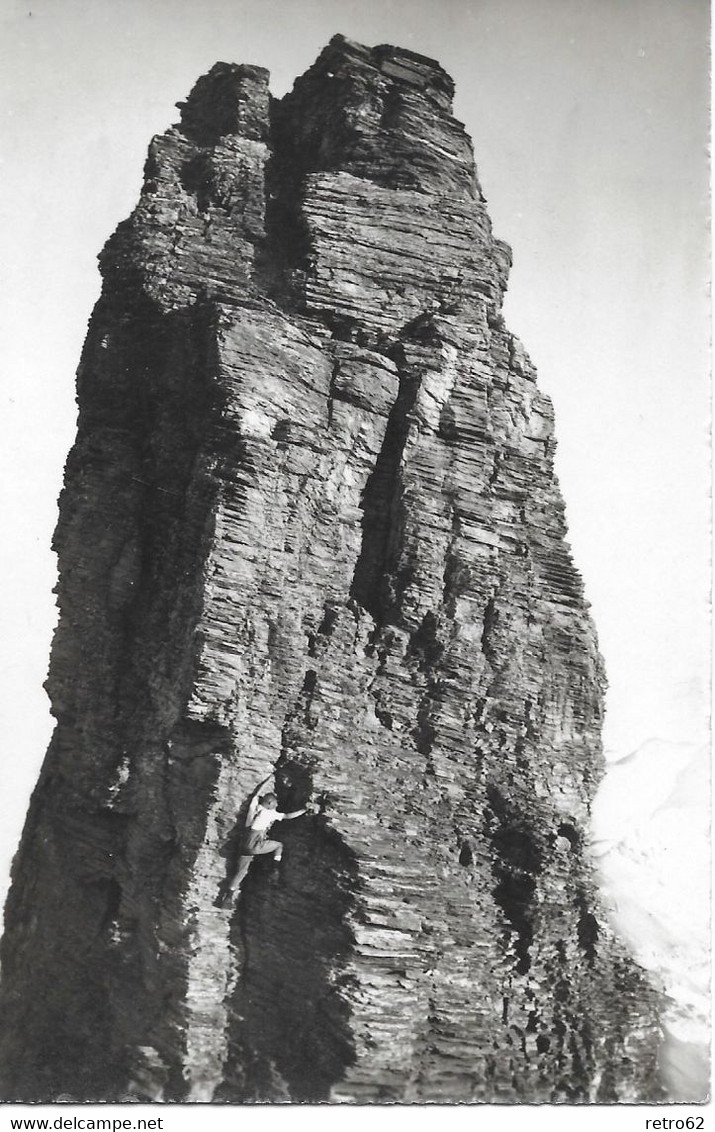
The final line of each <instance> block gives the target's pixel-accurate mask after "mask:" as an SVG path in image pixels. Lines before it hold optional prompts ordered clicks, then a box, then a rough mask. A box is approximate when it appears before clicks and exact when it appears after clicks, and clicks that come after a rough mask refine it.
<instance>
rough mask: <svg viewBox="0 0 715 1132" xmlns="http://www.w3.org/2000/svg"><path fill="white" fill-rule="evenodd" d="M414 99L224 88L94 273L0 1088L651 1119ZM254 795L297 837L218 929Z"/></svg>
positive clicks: (541, 625)
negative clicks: (635, 1111) (634, 1111)
mask: <svg viewBox="0 0 715 1132" xmlns="http://www.w3.org/2000/svg"><path fill="white" fill-rule="evenodd" d="M452 93H453V86H452V82H451V79H450V78H449V76H448V75H446V74H445V72H444V71H443V70H442V68H441V67H440V66H439V65H438V64H437V63H436V62H434V61H432V60H430V59H426V58H423V57H421V56H418V55H415V54H413V53H412V52H410V51H406V50H402V49H399V48H395V47H388V46H384V47H377V48H374V49H368V48H366V47H362V46H360V45H359V44H356V43H352V42H350V41H349V40H346V39H344V38H343V37H341V36H337V37H335V39H333V40H332V41H331V43H330V44H329V45H328V47H327V48H326V49H325V50H324V51H323V52H322V54H321V55H320V57H319V59H318V60H317V62H316V63H315V64H314V66H313V67H311V68H310V69H309V70H308V71H307V73H306V74H305V75H303V76H302V77H301V78H300V79H298V80H297V82H296V84H295V87H294V89H293V91H292V92H291V93H289V94H288V95H286V96H285V98H283V99H281V100H280V101H276V100H274V99H273V98H272V97H271V96H270V94H269V91H268V74H267V72H266V71H264V70H263V69H261V68H260V67H254V66H236V65H229V64H225V63H218V64H216V66H215V67H214V68H213V69H212V70H211V71H210V72H209V73H208V74H207V75H205V76H203V77H202V78H201V79H199V81H198V82H197V84H196V86H195V87H194V89H193V91H192V92H191V94H190V95H189V97H188V100H187V101H186V102H185V103H184V104H180V107H181V121H180V123H179V124H178V125H176V126H172V127H171V128H170V129H169V130H168V131H167V132H166V133H165V134H164V135H163V136H161V137H157V138H155V139H154V140H153V141H152V143H151V145H150V148H149V156H148V159H147V163H146V168H145V181H144V187H143V189H142V193H141V198H140V201H139V203H138V205H137V207H136V209H135V210H134V212H133V213H132V215H131V216H130V217H129V219H128V220H126V221H124V222H123V223H121V224H120V225H119V227H118V229H117V231H116V232H115V234H114V235H113V236H112V237H111V239H110V240H109V242H108V243H107V245H106V247H105V249H104V251H103V252H102V254H101V257H100V263H101V270H102V275H103V279H104V287H103V291H102V295H101V297H100V299H99V301H98V303H97V306H96V308H95V311H94V314H93V316H92V320H91V323H90V327H89V332H88V336H87V341H86V344H85V347H84V352H83V355H82V359H81V363H80V368H79V373H78V384H77V388H78V402H79V423H78V433H77V439H76V442H75V444H74V447H73V449H72V451H71V453H70V455H69V458H68V462H67V468H66V477H65V487H64V490H63V492H62V496H61V501H60V519H59V524H58V528H57V532H56V538H55V548H56V550H57V552H58V555H59V565H60V581H59V585H58V600H59V606H60V611H61V616H60V623H59V628H58V630H57V633H56V636H55V641H54V645H53V651H52V660H51V668H50V675H49V679H48V684H47V687H48V692H49V694H50V697H51V701H52V710H53V714H54V715H55V717H56V720H57V726H56V730H55V733H54V737H53V739H52V742H51V746H50V750H49V752H48V755H47V757H46V761H45V763H44V766H43V769H42V772H41V776H40V780H39V783H38V785H37V788H36V790H35V792H34V795H33V798H32V802H31V806H30V811H29V815H28V818H27V823H26V827H25V831H24V835H23V839H22V845H21V848H20V851H19V853H18V855H17V857H16V860H15V864H14V872H13V885H12V890H11V894H10V897H9V900H8V905H7V915H6V925H7V927H6V933H5V937H4V941H3V945H2V970H3V981H2V988H1V990H0V1095H2V1097H3V1099H6V1100H22V1101H28V1100H32V1101H34V1100H52V1099H55V1098H57V1097H58V1096H62V1097H64V1098H67V1097H70V1098H75V1099H80V1100H118V1099H122V1098H126V1097H135V1098H137V1099H139V1100H154V1101H161V1100H165V1101H172V1100H190V1101H197V1102H201V1101H203V1102H207V1101H212V1100H213V1101H215V1102H226V1103H245V1102H260V1101H290V1102H308V1101H333V1102H338V1101H340V1102H358V1103H378V1102H385V1101H395V1102H445V1101H453V1102H457V1101H462V1102H464V1101H473V1102H492V1103H495V1102H496V1103H499V1102H504V1103H515V1102H517V1103H518V1102H523V1103H533V1102H601V1103H607V1102H614V1101H625V1102H645V1101H654V1100H658V1099H660V1096H661V1093H660V1086H659V1084H658V1074H657V1055H658V1044H659V1027H658V1021H657V1002H656V999H655V996H654V993H653V992H652V991H651V989H650V988H649V986H648V984H647V982H646V980H645V978H644V976H643V974H642V972H641V971H640V969H639V968H638V967H637V966H636V965H635V964H634V962H633V961H632V960H631V959H630V958H629V956H628V955H627V954H626V952H625V950H624V948H623V947H622V945H621V944H620V943H619V941H618V940H617V939H616V938H615V937H614V936H613V933H612V931H611V930H610V929H609V927H608V925H607V924H606V923H605V921H604V919H603V917H602V914H601V910H600V907H599V904H598V899H597V894H596V888H595V883H594V877H593V872H592V867H591V864H590V861H589V858H588V853H587V837H588V832H587V825H588V819H589V807H590V802H591V800H592V798H593V795H594V792H595V789H596V787H597V785H598V782H599V778H600V776H601V773H602V760H601V746H600V729H601V724H602V716H603V688H604V675H603V669H602V662H601V659H600V657H599V654H598V650H597V644H596V637H595V631H594V628H593V625H592V622H591V620H590V617H589V613H588V608H587V604H586V602H585V600H584V596H583V588H582V583H581V580H580V577H579V575H578V573H577V571H576V569H575V567H574V565H573V562H572V558H571V553H570V550H569V546H568V543H567V542H566V541H565V536H566V523H565V518H564V505H563V500H562V498H561V495H560V491H559V487H558V483H557V481H556V479H555V477H554V471H553V452H554V435H553V413H552V408H551V404H550V402H549V399H548V398H547V397H546V396H545V395H544V394H543V393H541V392H540V390H539V388H538V386H537V384H536V375H535V371H534V368H533V366H532V364H531V362H530V360H529V358H528V356H527V354H526V353H525V351H524V348H523V347H522V345H521V343H520V342H519V341H518V340H517V339H516V338H515V337H514V336H513V335H512V334H511V333H509V331H508V330H507V329H506V327H505V325H504V322H503V319H502V316H501V313H500V311H501V304H502V299H503V295H504V291H505V288H506V285H507V276H508V271H509V266H510V251H509V249H508V247H507V246H506V245H505V244H504V243H503V242H501V241H500V240H498V239H496V238H495V237H494V236H493V235H492V230H491V224H490V220H489V217H488V214H487V211H486V207H485V202H484V198H483V196H482V193H481V189H480V186H479V184H478V181H477V177H476V171H475V167H474V160H473V156H472V147H471V143H470V140H469V138H468V137H467V135H466V133H465V131H464V128H463V127H462V125H461V124H460V123H459V122H457V121H456V120H455V119H454V118H453V117H452V113H451V99H452ZM554 333H558V327H557V326H554ZM271 774H274V775H275V784H276V789H277V793H278V798H279V807H280V808H281V809H282V810H292V809H296V808H299V807H302V806H303V805H304V804H305V803H306V802H307V801H308V800H311V799H312V800H313V801H317V802H318V803H319V808H318V812H316V813H310V814H307V815H305V816H303V817H301V818H299V819H296V820H295V821H294V822H291V823H287V824H285V825H284V826H283V827H276V828H277V830H278V831H279V836H280V837H281V838H282V840H283V841H284V842H285V855H284V860H283V862H282V864H281V865H280V866H279V867H278V868H277V867H276V866H275V865H273V864H272V862H271V861H270V860H269V859H267V858H263V859H260V858H259V859H256V861H255V862H254V863H253V865H252V868H251V870H250V872H249V874H248V876H247V878H246V880H245V881H244V884H243V888H242V891H241V894H240V898H239V901H238V904H237V906H235V907H233V908H232V907H227V908H219V907H217V906H216V897H217V893H219V891H220V888H221V884H222V882H224V881H225V879H226V877H227V874H229V873H230V870H231V867H232V855H233V856H235V852H236V830H237V819H238V824H240V821H241V820H242V815H243V813H245V806H246V803H247V801H248V798H249V796H250V794H251V792H252V791H253V789H254V788H255V786H256V785H257V783H258V782H259V781H261V780H262V779H264V778H265V777H266V776H267V775H271Z"/></svg>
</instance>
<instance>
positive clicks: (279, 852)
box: [254, 841, 283, 861]
mask: <svg viewBox="0 0 715 1132" xmlns="http://www.w3.org/2000/svg"><path fill="white" fill-rule="evenodd" d="M259 853H272V854H273V859H274V860H275V861H280V859H281V857H282V856H283V842H282V841H264V842H263V843H262V845H261V846H260V847H259V848H258V849H256V850H255V851H254V855H255V856H258V854H259Z"/></svg>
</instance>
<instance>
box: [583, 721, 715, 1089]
mask: <svg viewBox="0 0 715 1132" xmlns="http://www.w3.org/2000/svg"><path fill="white" fill-rule="evenodd" d="M708 755H709V752H708V749H707V748H706V747H701V746H698V745H696V744H694V743H670V742H666V741H663V740H659V739H652V740H649V741H648V742H647V743H644V744H643V745H642V746H641V747H639V748H638V749H637V750H636V751H634V752H633V753H632V754H630V755H628V756H626V757H625V758H622V759H620V760H616V761H613V762H612V763H611V764H610V765H609V768H608V772H607V774H606V777H605V779H604V781H603V783H602V785H601V788H600V790H599V793H598V795H597V798H596V801H595V804H594V809H593V826H592V830H593V851H594V855H595V857H596V860H597V863H598V866H599V870H600V874H601V883H602V889H603V892H604V894H605V900H606V905H607V907H608V909H609V911H610V913H611V917H612V920H613V923H614V926H615V928H616V929H617V930H618V932H619V933H620V934H621V936H623V937H624V938H625V939H626V940H627V941H628V943H629V944H630V947H631V949H632V950H633V952H634V954H635V956H636V958H637V959H638V961H639V962H640V963H641V964H642V965H643V966H644V967H645V968H646V969H647V970H648V971H650V972H651V974H652V977H653V980H654V982H655V983H656V984H657V985H660V987H661V988H662V990H663V992H664V994H665V999H666V1003H667V1006H666V1009H665V1011H664V1015H663V1024H664V1028H665V1034H666V1043H665V1048H664V1052H663V1064H662V1068H663V1079H664V1083H665V1085H666V1087H667V1088H668V1090H669V1093H670V1095H671V1097H672V1099H673V1100H679V1101H698V1100H704V1099H705V1098H706V1097H707V1095H708V1092H709V1040H710V1023H709V991H710V985H709V984H710V954H709V946H710V843H709V839H710V790H709V759H708Z"/></svg>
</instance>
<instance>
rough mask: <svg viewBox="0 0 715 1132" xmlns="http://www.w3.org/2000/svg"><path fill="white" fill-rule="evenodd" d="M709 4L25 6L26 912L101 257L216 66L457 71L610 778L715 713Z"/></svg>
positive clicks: (0, 606)
mask: <svg viewBox="0 0 715 1132" xmlns="http://www.w3.org/2000/svg"><path fill="white" fill-rule="evenodd" d="M708 18H709V5H708V3H707V2H705V0H482V2H480V3H468V2H464V0H442V2H441V3H439V4H437V3H435V2H434V0H429V2H427V0H379V2H378V0H360V2H351V0H308V2H305V0H273V2H271V0H203V2H202V3H196V2H195V0H151V3H149V2H147V0H25V2H24V3H19V2H17V0H0V163H1V169H0V174H1V176H2V185H3V191H2V197H1V199H0V241H1V242H0V254H1V256H2V265H3V268H2V270H3V277H4V283H5V288H4V291H5V295H4V302H3V304H2V309H1V310H0V358H1V359H2V370H0V374H1V376H0V408H1V410H2V411H1V412H0V430H1V432H2V437H1V439H0V523H1V524H2V527H1V529H2V531H3V539H2V546H1V547H0V721H1V725H2V735H3V745H2V752H1V753H0V817H2V821H1V822H0V901H1V900H3V899H4V890H5V887H6V879H5V878H6V874H7V868H8V864H9V860H10V856H11V854H12V852H13V851H14V848H15V846H16V844H17V841H18V838H19V835H20V831H21V826H22V822H23V819H24V814H25V810H26V807H27V801H28V798H29V793H30V791H31V789H32V787H33V785H34V782H35V780H36V778H37V774H38V771H39V767H40V764H41V761H42V758H43V755H44V751H45V749H46V746H47V743H48V741H49V737H50V734H51V723H52V721H51V718H50V716H49V705H48V701H47V697H46V695H45V693H44V691H43V689H42V683H43V681H44V679H45V677H46V672H47V663H48V656H49V649H50V643H51V635H52V631H53V627H54V623H55V606H54V598H53V595H52V587H53V585H54V584H55V578H56V562H55V559H54V555H53V554H52V553H51V551H50V543H51V538H52V531H53V528H54V525H55V522H56V517H57V511H56V500H57V496H58V493H59V490H60V486H61V480H62V470H63V465H64V461H65V458H66V455H67V452H68V450H69V447H70V445H71V443H72V440H73V435H74V427H75V403H74V373H75V369H76V366H77V363H78V360H79V355H80V350H81V346H82V342H83V339H84V335H85V333H86V327H87V321H88V318H89V315H90V313H91V309H92V306H93V303H94V302H95V300H96V298H97V297H98V294H99V287H100V279H99V274H98V271H97V266H96V256H97V253H98V252H99V251H100V249H101V247H102V245H103V243H104V242H105V240H106V239H107V238H108V237H109V235H110V233H111V232H112V231H113V229H114V228H115V227H116V225H117V223H118V222H119V221H120V220H121V219H123V218H124V217H125V216H127V215H128V213H129V212H130V211H131V209H132V207H133V205H134V204H135V202H136V200H137V197H138V193H139V189H140V186H141V180H142V168H143V163H144V159H145V156H146V149H147V145H148V143H149V140H150V138H151V136H152V135H153V134H154V133H160V132H163V131H164V130H165V129H166V128H167V127H168V126H169V125H170V124H171V123H172V122H175V121H177V119H178V111H177V110H176V109H175V107H174V103H175V102H176V101H178V100H180V99H182V98H184V97H185V96H186V94H187V93H188V91H189V90H190V88H191V87H192V86H193V84H194V82H195V80H196V78H197V77H198V76H199V75H200V74H201V73H203V72H205V71H206V70H208V68H209V67H210V66H211V65H212V64H213V63H214V62H216V61H217V60H219V59H220V60H225V61H229V62H247V63H257V64H260V65H262V66H266V67H268V68H269V70H270V71H271V74H272V84H271V85H272V90H273V93H274V94H276V95H280V94H283V93H284V92H285V91H286V90H288V89H289V88H290V86H291V85H292V82H293V80H294V78H295V77H296V76H297V75H298V74H300V73H301V72H302V71H303V70H305V69H306V68H307V67H308V66H309V65H310V64H311V62H312V61H313V60H314V59H315V57H316V55H317V54H318V52H319V51H320V49H321V48H322V47H323V46H324V45H325V43H326V42H327V41H328V40H329V39H330V38H331V36H332V35H334V34H335V33H336V32H342V33H343V34H345V35H347V36H349V37H350V38H353V39H357V40H360V41H361V42H364V43H367V44H370V45H373V44H377V43H384V42H389V43H395V44H398V45H400V46H403V47H408V48H410V49H412V50H414V51H418V52H421V53H423V54H427V55H430V56H432V57H434V58H437V59H439V61H440V62H441V63H442V65H443V66H444V67H445V68H446V70H447V71H448V72H449V73H450V74H451V75H452V76H453V78H454V79H455V82H456V88H457V94H456V98H455V113H456V114H457V116H458V117H459V118H460V119H461V120H462V121H464V122H465V124H466V126H467V129H468V131H469V133H470V134H471V136H472V138H473V140H474V147H475V153H476V159H477V168H478V172H479V176H480V180H481V183H482V187H483V189H484V191H485V194H486V197H487V200H488V203H489V211H490V214H491V217H492V220H493V224H494V228H495V231H496V233H497V234H498V235H499V236H501V237H502V238H504V239H506V240H507V241H508V242H509V243H510V244H511V246H512V248H513V254H514V267H513V270H512V275H511V284H510V289H509V294H508V297H507V303H506V308H505V315H506V318H507V323H508V325H509V327H510V329H511V330H513V331H514V332H516V333H517V334H518V335H519V336H520V337H521V338H522V340H523V342H524V344H525V346H526V348H527V351H528V352H529V354H530V355H531V357H532V358H533V360H534V362H535V363H536V365H537V368H538V370H539V382H540V385H541V387H542V388H543V389H544V390H545V391H546V392H547V393H549V395H550V396H551V397H552V399H553V401H554V405H555V410H556V434H557V438H558V442H559V447H558V452H557V471H558V475H559V478H560V481H561V485H562V489H563V493H564V496H565V499H566V505H567V518H568V522H569V527H570V541H571V543H572V546H573V551H574V556H575V560H576V563H577V565H578V567H579V569H580V570H581V573H582V574H583V577H584V580H585V586H586V594H587V597H588V599H589V601H590V602H591V604H592V611H593V615H594V619H595V621H596V625H597V629H598V634H599V641H600V647H601V651H602V652H603V654H604V657H605V661H606V668H607V672H608V677H609V683H610V689H609V694H608V701H607V722H606V729H605V745H606V748H607V751H608V755H609V758H613V759H617V758H621V757H623V756H625V755H627V754H628V753H629V752H631V751H633V750H635V749H636V748H638V747H642V746H643V745H644V744H646V743H647V742H649V741H652V740H658V741H659V742H661V741H665V742H679V743H693V744H702V743H703V742H704V741H705V740H706V736H707V713H708V707H707V705H708V696H709V651H708V650H709V640H710V636H709V629H708V617H709V610H708V586H709V582H708V569H709V567H708V558H709V534H708V523H709V507H710V505H709V495H708V490H709V473H708V459H709V452H708V445H709V416H710V401H709V398H710V390H709V376H708V367H709V311H710V299H709V294H708V276H709V234H708V219H709V203H708V170H707V144H708V129H709V122H708V98H709V78H708Z"/></svg>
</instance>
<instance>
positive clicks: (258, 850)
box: [229, 840, 283, 892]
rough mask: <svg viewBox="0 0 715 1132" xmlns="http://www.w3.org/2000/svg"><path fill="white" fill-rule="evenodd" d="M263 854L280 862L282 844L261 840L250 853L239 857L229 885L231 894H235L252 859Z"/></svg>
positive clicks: (280, 842)
mask: <svg viewBox="0 0 715 1132" xmlns="http://www.w3.org/2000/svg"><path fill="white" fill-rule="evenodd" d="M263 853H273V855H274V857H275V859H276V861H280V859H281V856H282V855H283V842H282V841H264V840H261V841H260V842H258V844H256V845H255V846H252V848H251V852H250V853H244V854H243V855H242V856H241V857H239V858H238V868H237V869H236V875H235V876H234V878H233V880H232V881H231V883H230V885H229V889H230V891H231V892H235V891H236V889H237V888H238V887H239V885H240V884H241V881H242V880H243V878H244V877H245V875H246V873H247V872H248V870H249V868H250V867H251V861H252V860H253V858H254V857H259V856H261V855H262V854H263Z"/></svg>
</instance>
